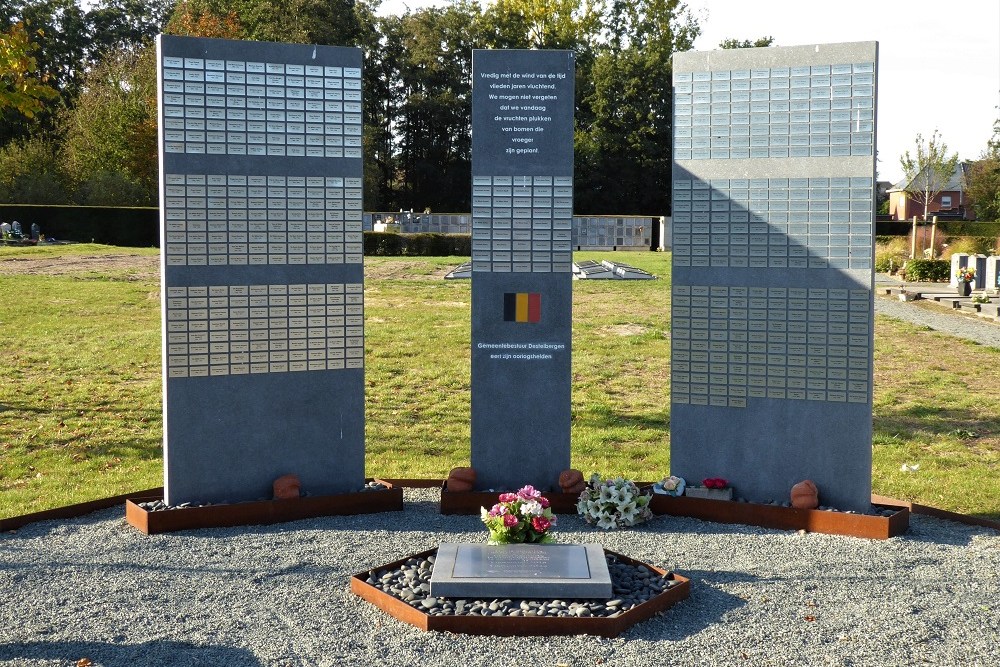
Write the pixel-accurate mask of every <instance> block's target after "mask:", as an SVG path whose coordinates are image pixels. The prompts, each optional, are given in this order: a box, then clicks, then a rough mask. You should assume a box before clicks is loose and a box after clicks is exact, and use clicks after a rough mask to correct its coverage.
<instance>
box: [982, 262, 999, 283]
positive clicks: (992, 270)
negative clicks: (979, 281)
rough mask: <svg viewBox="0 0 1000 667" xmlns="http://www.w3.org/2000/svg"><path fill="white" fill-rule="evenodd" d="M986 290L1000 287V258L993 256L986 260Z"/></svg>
mask: <svg viewBox="0 0 1000 667" xmlns="http://www.w3.org/2000/svg"><path fill="white" fill-rule="evenodd" d="M985 277H986V284H985V287H986V289H996V288H997V287H1000V257H997V256H996V255H992V256H990V257H987V258H986V276H985Z"/></svg>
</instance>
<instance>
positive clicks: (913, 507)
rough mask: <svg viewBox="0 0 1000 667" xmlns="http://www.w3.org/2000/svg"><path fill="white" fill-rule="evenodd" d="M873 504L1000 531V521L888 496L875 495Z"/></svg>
mask: <svg viewBox="0 0 1000 667" xmlns="http://www.w3.org/2000/svg"><path fill="white" fill-rule="evenodd" d="M872 502H873V503H874V504H876V505H892V506H896V505H899V506H902V507H905V508H906V509H908V510H909V511H910V513H911V514H921V515H923V516H932V517H935V518H937V519H945V520H946V521H954V522H956V523H964V524H966V525H968V526H980V527H982V528H992V529H993V530H998V531H1000V521H994V520H993V519H984V518H982V517H978V516H969V515H968V514H959V513H958V512H949V511H948V510H941V509H938V508H936V507H930V506H929V505H921V504H919V503H911V502H909V501H908V500H896V499H895V498H889V497H887V496H877V495H873V496H872Z"/></svg>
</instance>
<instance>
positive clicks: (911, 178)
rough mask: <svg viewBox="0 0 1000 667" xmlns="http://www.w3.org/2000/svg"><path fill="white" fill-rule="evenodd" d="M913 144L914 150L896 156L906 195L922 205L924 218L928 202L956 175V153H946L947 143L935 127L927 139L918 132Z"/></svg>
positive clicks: (926, 213)
mask: <svg viewBox="0 0 1000 667" xmlns="http://www.w3.org/2000/svg"><path fill="white" fill-rule="evenodd" d="M914 143H915V145H914V152H913V153H912V154H911V153H910V151H906V152H905V153H903V156H902V157H900V158H899V164H900V166H901V167H902V168H903V173H904V175H905V181H906V186H905V187H904V188H903V189H904V190H905V191H906V194H907V196H909V197H912V198H913V200H914V201H916V202H917V203H919V204H921V205H922V206H923V207H924V220H925V221H926V220H927V215H928V213H929V210H930V203H931V202H932V201H934V198H935V197H936V196H938V194H940V193H941V191H942V190H944V189H945V188H946V187H947V186H948V182H949V181H951V178H952V176H954V174H955V167H956V166H957V165H958V153H952V154H950V155H949V154H948V145H947V144H945V143H944V140H943V139H942V138H941V134H940V133H939V132H938V131H937V130H934V132H933V133H932V134H931V137H930V139H929V140H925V139H924V137H923V135H921V134H917V138H916V141H915V142H914Z"/></svg>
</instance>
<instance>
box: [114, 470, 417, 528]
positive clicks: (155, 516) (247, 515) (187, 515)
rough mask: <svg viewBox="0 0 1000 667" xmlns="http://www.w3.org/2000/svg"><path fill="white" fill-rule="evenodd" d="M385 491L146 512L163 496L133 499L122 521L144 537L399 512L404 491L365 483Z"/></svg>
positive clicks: (127, 505)
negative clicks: (146, 505) (349, 515)
mask: <svg viewBox="0 0 1000 667" xmlns="http://www.w3.org/2000/svg"><path fill="white" fill-rule="evenodd" d="M368 481H375V482H379V483H381V484H383V485H384V486H386V487H387V488H385V489H380V490H372V491H359V492H356V493H340V494H336V495H330V496H305V497H301V498H292V499H289V500H258V501H251V502H245V503H229V504H225V505H222V504H219V505H203V506H201V507H176V508H167V509H160V510H153V511H150V510H147V509H146V508H144V507H141V506H140V503H146V502H150V501H157V500H162V499H163V496H162V495H158V496H135V497H131V498H129V499H128V500H126V501H125V519H126V521H128V522H129V523H130V524H132V526H134V527H135V528H137V529H138V530H139V531H141V532H143V533H145V534H146V535H155V534H157V533H171V532H174V531H178V530H192V529H197V528H224V527H226V526H253V525H266V524H272V523H284V522H286V521H298V520H299V519H310V518H313V517H319V516H338V515H346V514H374V513H376V512H401V511H402V510H403V489H402V487H400V486H393V485H392V484H389V483H388V482H384V481H381V480H377V479H376V480H368Z"/></svg>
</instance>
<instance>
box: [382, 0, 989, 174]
mask: <svg viewBox="0 0 1000 667" xmlns="http://www.w3.org/2000/svg"><path fill="white" fill-rule="evenodd" d="M445 4H447V2H446V1H445V0H384V2H383V3H382V6H381V8H380V12H379V13H381V14H393V13H400V12H403V11H405V10H406V8H407V6H408V7H409V9H411V10H416V9H417V8H419V7H425V6H429V5H437V6H441V5H445ZM687 5H688V7H689V8H690V9H691V11H692V12H693V13H694V14H695V16H696V17H698V19H699V24H700V25H701V30H702V34H701V36H700V37H699V38H698V39H697V41H696V42H695V48H696V49H697V50H711V49H715V48H718V45H719V42H721V41H722V40H724V39H727V38H730V37H733V38H736V39H751V40H752V39H756V38H758V37H763V36H765V35H770V36H772V37H774V41H775V45H776V46H799V45H803V44H825V43H832V42H862V41H873V40H874V41H877V42H878V43H879V77H878V106H877V109H876V112H877V120H878V124H877V128H876V131H877V142H878V145H877V150H878V164H877V169H878V177H879V180H883V181H892V182H894V183H895V182H896V181H898V180H899V179H901V178H902V176H903V169H902V167H901V166H900V164H899V158H900V156H901V155H902V154H903V152H904V151H907V150H910V152H911V153H912V152H913V149H914V146H915V140H916V136H917V134H918V133H919V134H922V135H923V136H924V137H925V138H926V137H929V136H930V135H931V133H932V132H934V130H935V129H937V130H939V131H940V133H941V138H942V139H943V140H944V142H945V143H946V144H947V145H948V149H949V152H957V153H958V155H959V157H960V158H962V159H963V160H974V159H976V158H978V157H979V156H980V154H981V153H982V152H983V151H984V150H985V149H986V142H987V141H988V140H989V139H990V137H991V136H992V134H993V122H994V121H995V120H996V119H997V118H998V117H1000V109H998V105H1000V2H998V1H997V0H949V1H947V2H941V1H940V0H938V1H934V2H932V1H931V0H903V1H895V0H894V1H888V0H826V1H820V2H816V1H813V2H803V1H802V0H687Z"/></svg>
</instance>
